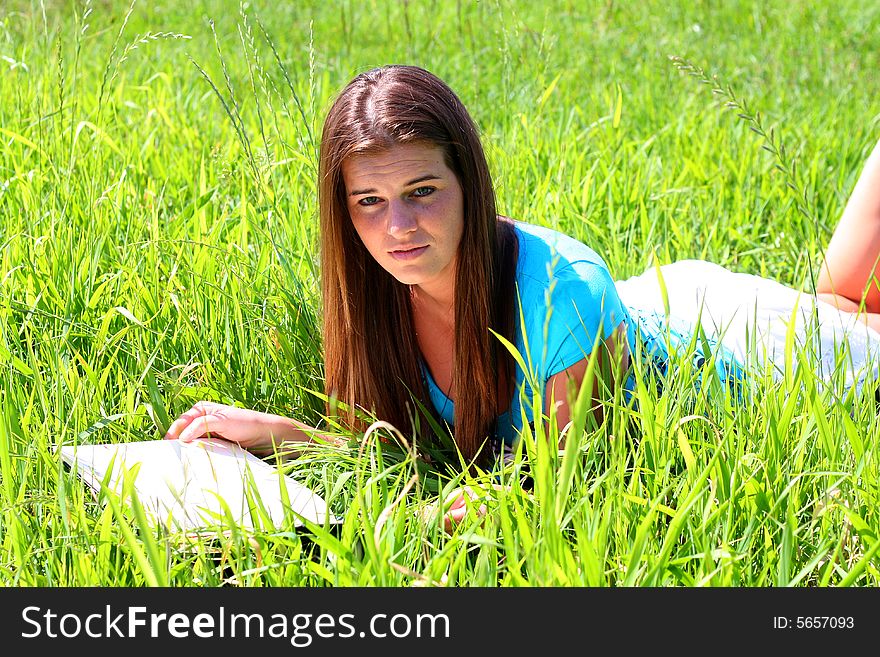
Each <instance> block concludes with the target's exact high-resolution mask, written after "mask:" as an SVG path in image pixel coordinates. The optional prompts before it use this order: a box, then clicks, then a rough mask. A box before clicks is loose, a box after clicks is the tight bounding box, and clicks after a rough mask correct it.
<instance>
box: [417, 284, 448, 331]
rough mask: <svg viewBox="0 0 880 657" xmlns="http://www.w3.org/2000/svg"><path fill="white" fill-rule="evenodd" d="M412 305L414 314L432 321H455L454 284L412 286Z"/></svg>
mask: <svg viewBox="0 0 880 657" xmlns="http://www.w3.org/2000/svg"><path fill="white" fill-rule="evenodd" d="M412 305H413V311H414V312H415V313H416V314H420V315H424V316H425V317H430V318H431V319H432V320H434V321H443V322H444V323H446V322H448V323H450V324H452V323H454V322H455V285H454V282H450V283H449V284H447V285H442V286H441V285H435V286H431V287H426V286H424V285H413V286H412Z"/></svg>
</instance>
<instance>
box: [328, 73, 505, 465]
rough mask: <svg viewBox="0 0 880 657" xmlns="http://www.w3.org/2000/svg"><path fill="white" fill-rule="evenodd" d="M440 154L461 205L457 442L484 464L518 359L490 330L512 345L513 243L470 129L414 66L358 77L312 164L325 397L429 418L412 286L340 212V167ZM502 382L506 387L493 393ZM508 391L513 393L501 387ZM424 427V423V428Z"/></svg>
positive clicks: (383, 415) (394, 417)
mask: <svg viewBox="0 0 880 657" xmlns="http://www.w3.org/2000/svg"><path fill="white" fill-rule="evenodd" d="M417 142H424V143H429V144H433V145H436V146H439V147H441V148H442V149H443V152H444V157H445V161H446V165H447V166H448V167H449V168H450V169H451V170H452V171H453V172H454V173H455V175H456V177H457V178H458V182H459V184H460V185H461V188H462V192H463V197H464V231H463V235H462V238H461V243H460V245H459V251H458V259H457V262H458V265H457V271H456V274H455V307H454V312H455V324H456V326H455V364H454V370H453V383H452V385H453V389H454V390H455V391H456V394H455V396H456V399H455V418H454V420H455V421H454V425H455V427H454V438H455V443H456V445H457V446H458V449H459V450H460V451H461V453H462V455H463V456H464V457H465V458H466V459H469V460H470V459H473V458H475V457H478V455H479V461H481V462H483V463H485V462H486V460H487V458H488V452H489V450H486V449H482V450H481V447H482V443H483V441H484V439H485V438H486V437H487V436H488V435H489V434H491V433H492V431H493V427H494V421H495V418H496V416H497V415H498V409H499V401H500V402H502V403H509V401H510V397H511V395H512V392H513V374H514V371H515V370H514V368H513V359H512V357H511V356H510V354H509V353H508V352H507V351H506V350H505V349H503V347H501V345H500V344H499V342H498V340H497V339H496V338H495V337H494V336H492V335H491V333H490V331H489V328H492V329H493V330H495V331H496V332H498V333H500V334H501V335H503V336H505V337H506V338H507V339H508V340H511V341H513V334H514V326H515V324H514V310H513V309H514V270H515V266H516V237H515V234H514V232H513V226H512V224H511V223H510V222H509V221H506V220H502V219H500V218H499V217H498V216H497V214H496V209H495V191H494V188H493V186H492V178H491V176H490V174H489V168H488V166H487V163H486V158H485V154H484V153H483V147H482V144H481V143H480V138H479V135H478V133H477V129H476V126H475V125H474V122H473V120H472V119H471V117H470V115H469V114H468V112H467V110H466V109H465V107H464V105H463V104H462V103H461V101H460V100H459V99H458V97H457V96H456V95H455V93H454V92H453V91H452V90H451V89H450V88H449V87H448V86H447V85H446V84H445V83H444V82H443V81H442V80H440V79H439V78H437V77H436V76H435V75H433V74H432V73H429V72H428V71H425V70H424V69H421V68H417V67H414V66H398V65H395V66H383V67H380V68H376V69H373V70H370V71H367V72H365V73H361V74H360V75H358V76H357V77H355V78H354V79H353V80H352V81H351V82H350V83H349V84H348V85H347V86H346V87H345V89H343V90H342V92H341V93H340V94H339V96H338V97H337V98H336V100H335V102H334V103H333V106H332V107H331V108H330V111H329V113H328V114H327V118H326V120H325V121H324V129H323V134H322V137H321V151H320V164H319V197H318V198H319V206H320V215H321V261H322V263H321V271H322V275H321V289H322V296H323V340H324V352H325V377H326V378H325V388H326V392H327V394H328V396H329V397H331V398H336V399H338V400H339V401H341V402H343V403H345V404H346V405H348V406H349V412H348V414H347V417H346V419H347V421H348V422H349V424H350V425H351V426H352V427H356V426H358V425H357V422H356V420H355V415H354V409H355V407H356V406H358V407H361V408H363V409H365V410H367V411H372V412H374V413H375V414H376V416H377V417H378V418H379V419H382V420H386V421H388V422H390V423H391V424H393V425H394V426H395V427H397V428H398V429H400V430H401V431H404V432H405V433H406V432H409V433H410V434H412V432H413V431H414V429H415V426H416V425H415V420H416V417H417V416H418V411H417V409H416V408H414V407H413V404H412V398H413V397H415V398H416V399H418V400H419V401H421V402H422V404H423V405H424V407H425V408H427V409H431V408H432V406H431V402H430V398H429V396H428V393H427V386H426V383H425V381H424V378H423V376H422V370H421V366H420V362H421V354H420V351H419V346H418V343H417V340H416V333H415V326H414V321H413V315H412V307H411V304H410V289H409V286H407V285H404V284H402V283H400V282H399V281H397V280H396V279H395V278H394V277H393V276H391V274H389V273H388V272H386V271H385V270H384V269H383V268H382V267H381V266H380V265H379V264H378V263H377V262H376V261H375V260H374V259H373V257H372V256H371V255H370V254H369V252H368V251H367V249H366V247H365V246H364V244H363V242H362V241H361V240H360V237H359V236H358V234H357V232H356V231H355V229H354V226H353V224H352V221H351V218H350V216H349V213H348V206H347V204H346V193H345V184H344V180H343V176H342V163H343V161H344V160H345V159H346V158H348V157H350V156H352V155H355V154H363V153H375V152H377V151H382V150H385V149H387V148H390V147H392V146H394V145H396V144H407V143H417ZM499 373H501V374H503V376H504V378H505V382H504V383H503V384H502V385H501V386H499V380H500V378H501V376H500V375H499ZM508 382H509V385H508ZM419 424H420V425H421V426H422V427H424V424H425V423H423V422H420V423H419Z"/></svg>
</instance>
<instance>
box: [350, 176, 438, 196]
mask: <svg viewBox="0 0 880 657" xmlns="http://www.w3.org/2000/svg"><path fill="white" fill-rule="evenodd" d="M427 180H441V178H440V176H438V175H436V174H433V173H428V174H425V175H424V176H419V177H418V178H413V179H412V180H410V181H409V182H406V183H404V184H403V186H404V187H410V186H412V185H417V184H418V183H420V182H425V181H427ZM375 192H376V189H375V188H374V187H370V188H369V189H355V190H353V191H352V192H351V193H350V194H349V196H360V195H361V194H374V193H375Z"/></svg>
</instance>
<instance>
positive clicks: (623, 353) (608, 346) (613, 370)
mask: <svg viewBox="0 0 880 657" xmlns="http://www.w3.org/2000/svg"><path fill="white" fill-rule="evenodd" d="M598 349H599V353H598V354H597V360H596V365H595V366H594V367H595V374H594V376H593V390H592V393H591V398H592V400H593V404H592V409H591V410H592V411H593V414H594V415H595V417H596V421H597V422H599V423H601V422H602V417H603V410H602V403H603V402H607V401H608V395H609V394H613V392H614V389H615V386H617V385H619V384H620V382H621V381H622V380H623V378H624V377H625V376H626V371H627V369H628V368H629V345H628V344H627V341H626V323H624V322H622V323H621V324H620V325H619V326H618V327H617V328H616V329H615V330H614V332H613V333H612V334H611V335H610V336H608V338H607V339H606V340H605V341H604V342H603V343H601V344H600V345H599V346H598ZM588 366H589V358H584V359H583V360H580V361H578V362H577V363H575V364H574V365H572V366H571V367H568V368H566V369H564V370H562V371H561V372H558V373H557V374H554V375H553V376H551V377H550V378H549V379H548V380H547V387H546V389H545V393H544V400H545V401H544V406H545V412H546V413H547V414H549V413H550V410H551V408H550V403H551V400H553V405H554V407H555V409H556V424H557V426H558V427H560V428H562V427H564V426H565V425H566V424H568V422H569V421H570V420H571V408H570V403H571V401H574V397H575V396H576V395H577V393H578V391H579V390H580V388H581V384H582V383H583V380H584V376H586V373H587V367H588ZM561 447H564V446H563V445H561V444H560V448H561Z"/></svg>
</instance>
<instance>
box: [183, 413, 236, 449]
mask: <svg viewBox="0 0 880 657" xmlns="http://www.w3.org/2000/svg"><path fill="white" fill-rule="evenodd" d="M224 420H225V418H222V417H219V416H217V415H212V414H208V415H201V416H197V417H195V418H193V419H192V420H191V421H190V422H189V424H188V425H187V427H186V428H185V429H184V430H183V431H182V432H181V433H180V437H179V438H178V440H180V442H182V443H188V442H192V441H193V440H195V439H196V438H201V437H202V436H205V435H210V436H211V437H213V438H222V437H223V436H222V433H223V425H224Z"/></svg>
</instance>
